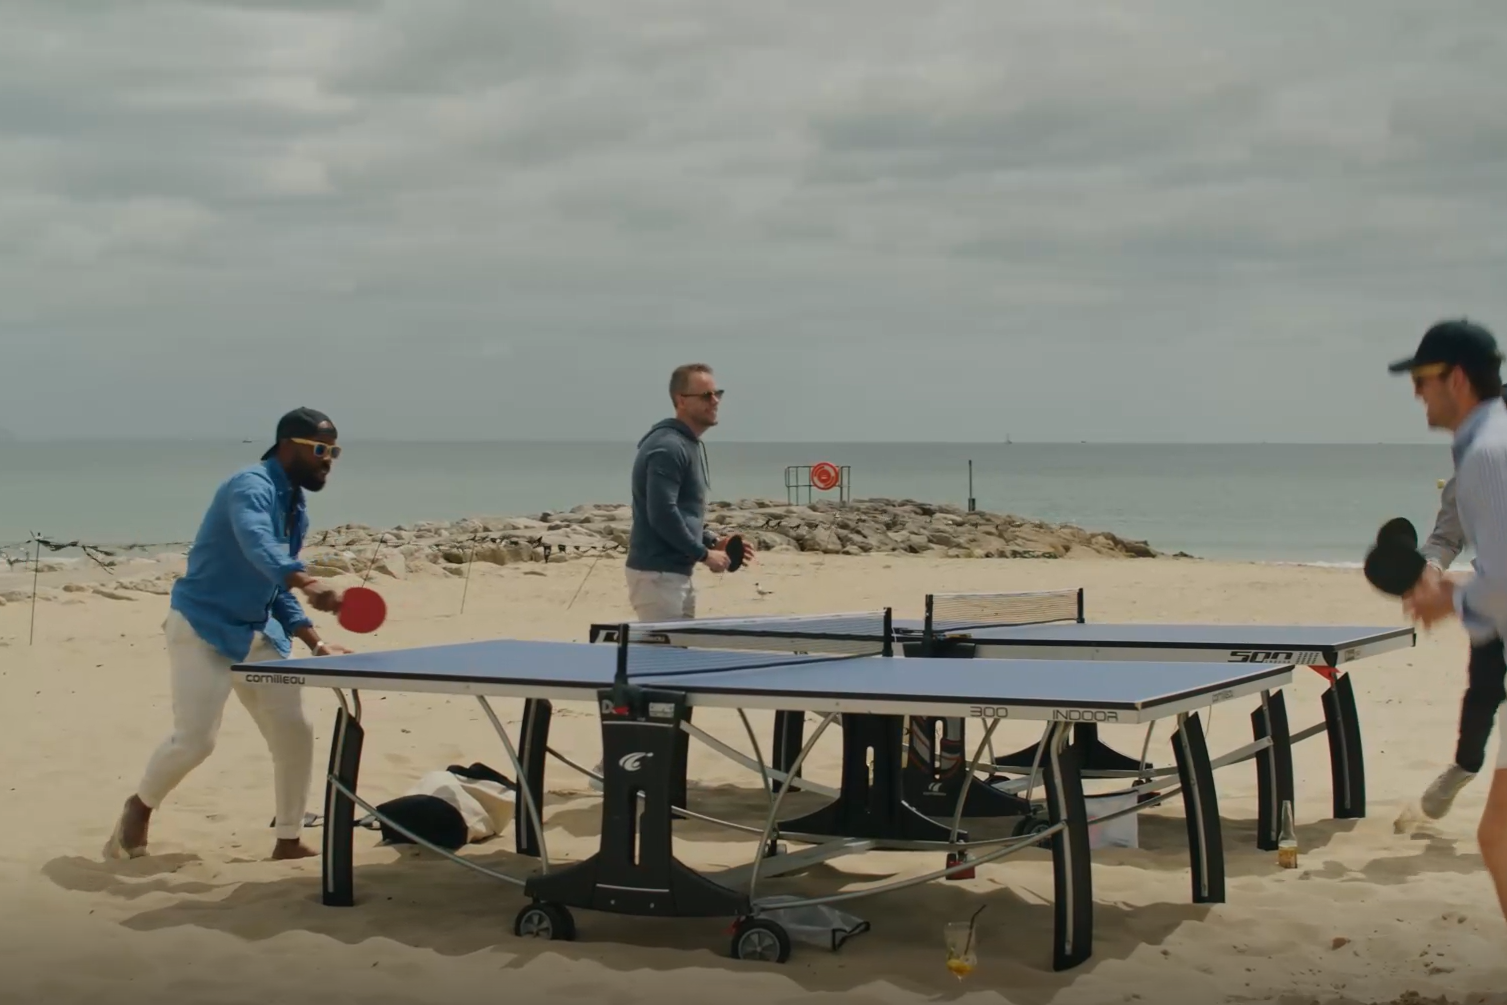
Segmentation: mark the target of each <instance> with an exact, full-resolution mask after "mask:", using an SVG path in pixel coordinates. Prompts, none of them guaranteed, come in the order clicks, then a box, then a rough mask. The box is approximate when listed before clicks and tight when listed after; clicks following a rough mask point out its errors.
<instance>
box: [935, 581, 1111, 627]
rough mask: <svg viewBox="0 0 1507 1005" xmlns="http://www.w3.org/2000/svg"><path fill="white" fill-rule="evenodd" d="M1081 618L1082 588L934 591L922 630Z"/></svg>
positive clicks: (1076, 619)
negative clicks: (966, 591) (1010, 590)
mask: <svg viewBox="0 0 1507 1005" xmlns="http://www.w3.org/2000/svg"><path fill="white" fill-rule="evenodd" d="M1081 620H1083V591H1082V590H1081V589H1077V590H1042V591H1036V592H1030V593H933V594H928V595H927V597H926V619H925V622H924V629H923V630H924V631H925V632H926V633H927V635H932V634H934V633H948V632H965V631H970V630H975V629H980V628H1004V627H1008V626H1011V625H1043V624H1050V623H1052V622H1056V621H1081Z"/></svg>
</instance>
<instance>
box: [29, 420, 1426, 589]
mask: <svg viewBox="0 0 1507 1005" xmlns="http://www.w3.org/2000/svg"><path fill="white" fill-rule="evenodd" d="M262 447H263V445H262V444H261V443H255V444H240V443H143V442H126V443H0V544H6V545H9V544H13V543H14V542H18V541H23V540H25V539H26V537H27V535H28V533H29V532H30V531H33V530H35V531H36V532H38V533H40V534H42V535H43V536H44V537H48V538H51V539H53V540H73V539H79V540H83V541H87V542H90V543H98V544H123V543H131V542H141V543H148V542H150V543H172V542H182V541H186V540H188V539H189V538H191V537H192V536H193V532H194V529H195V527H196V525H197V523H198V520H199V517H200V515H201V513H202V511H203V507H204V505H205V503H206V502H207V501H208V499H209V496H210V493H211V492H212V491H213V489H214V486H215V484H216V483H217V482H218V481H219V480H220V479H221V478H222V477H223V476H224V475H226V474H227V473H229V472H230V471H232V470H234V469H235V468H236V467H237V466H239V465H241V464H243V463H246V462H248V461H251V460H255V459H256V457H257V456H258V455H259V454H260V452H261V450H262ZM346 447H347V451H346V454H345V456H344V457H342V458H341V459H340V461H339V463H338V464H337V466H336V471H335V474H334V476H333V477H332V478H331V481H330V484H329V487H328V488H327V489H326V490H325V491H324V492H323V493H321V494H320V495H319V496H318V497H316V498H315V499H314V500H313V502H312V508H313V519H314V523H315V526H316V527H320V526H329V525H332V524H336V523H344V522H358V523H367V524H372V525H374V526H390V525H393V524H398V523H403V522H411V521H416V520H425V519H428V520H450V519H458V518H460V517H464V516H472V515H504V514H518V515H523V514H537V513H538V512H540V511H543V510H546V509H568V508H569V507H571V506H574V505H576V504H578V503H583V502H626V500H627V496H628V482H627V479H628V468H629V466H630V464H631V463H632V460H633V444H632V442H631V441H629V442H627V443H516V442H515V443H438V444H420V443H376V442H368V443H363V442H354V441H353V442H351V443H348V444H347V445H346ZM708 449H709V453H710V459H711V471H712V492H713V496H714V497H715V498H718V499H741V498H750V497H755V496H762V497H773V498H776V499H784V498H786V489H785V467H786V465H792V464H812V463H815V462H817V461H823V460H825V461H831V462H833V463H835V464H845V465H850V466H851V485H852V493H853V495H854V496H855V497H858V498H862V497H866V496H891V497H908V498H912V499H921V500H927V501H934V502H950V503H955V504H957V505H960V506H961V505H966V503H967V499H968V461H969V460H970V459H971V460H972V461H973V494H974V497H975V498H976V499H977V504H978V507H979V508H980V509H988V510H996V511H1003V512H1010V513H1017V514H1020V515H1022V516H1027V517H1033V518H1038V519H1042V520H1049V521H1054V522H1062V521H1065V522H1072V523H1077V524H1079V525H1081V526H1084V527H1088V528H1093V529H1102V530H1109V531H1112V532H1114V533H1117V534H1120V535H1122V536H1126V537H1130V538H1139V539H1143V540H1146V541H1149V542H1150V543H1151V545H1152V546H1153V547H1155V548H1158V549H1161V550H1165V551H1176V550H1184V551H1187V552H1191V553H1192V554H1195V555H1199V556H1203V557H1208V558H1240V559H1257V560H1265V561H1298V562H1343V563H1354V562H1357V561H1359V560H1360V558H1361V557H1362V556H1363V555H1364V553H1365V548H1366V543H1367V541H1368V539H1369V538H1370V537H1371V536H1372V535H1374V533H1375V528H1376V527H1377V526H1379V525H1380V524H1381V523H1382V521H1384V520H1385V519H1387V518H1388V517H1391V516H1394V515H1399V514H1400V515H1404V516H1407V517H1410V518H1411V519H1412V520H1413V521H1414V523H1416V524H1418V526H1419V528H1420V530H1421V531H1422V532H1423V533H1427V531H1428V528H1429V527H1431V526H1432V523H1433V517H1434V512H1435V508H1436V507H1437V504H1438V489H1437V486H1436V483H1437V480H1438V479H1439V478H1443V477H1448V475H1449V473H1450V456H1449V447H1448V445H1447V443H1446V442H1445V441H1443V440H1441V441H1440V442H1439V443H1438V444H1429V445H1417V446H1414V445H1379V446H1329V445H1289V444H1271V445H1268V444H1260V445H1256V444H1252V445H1232V446H1207V445H1189V446H1184V445H1094V444H1083V445H1080V444H998V445H994V444H990V445H980V444H914V443H906V444H888V445H886V444H769V443H758V444H755V443H719V442H716V441H715V439H713V440H712V441H710V442H709V443H708ZM817 497H818V498H821V497H828V498H835V497H836V493H835V492H833V493H817Z"/></svg>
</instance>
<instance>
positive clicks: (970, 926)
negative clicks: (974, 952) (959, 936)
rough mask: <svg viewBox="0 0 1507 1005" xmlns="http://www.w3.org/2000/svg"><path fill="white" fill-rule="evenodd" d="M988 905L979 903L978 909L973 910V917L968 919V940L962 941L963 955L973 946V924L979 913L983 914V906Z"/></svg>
mask: <svg viewBox="0 0 1507 1005" xmlns="http://www.w3.org/2000/svg"><path fill="white" fill-rule="evenodd" d="M988 906H989V905H988V904H981V905H979V909H978V910H977V911H974V912H973V917H971V918H969V919H968V941H967V942H966V943H964V945H963V955H964V956H967V955H968V951H969V950H971V949H972V948H973V926H974V923H975V922H977V921H978V920H979V915H980V914H983V913H984V908H986V907H988Z"/></svg>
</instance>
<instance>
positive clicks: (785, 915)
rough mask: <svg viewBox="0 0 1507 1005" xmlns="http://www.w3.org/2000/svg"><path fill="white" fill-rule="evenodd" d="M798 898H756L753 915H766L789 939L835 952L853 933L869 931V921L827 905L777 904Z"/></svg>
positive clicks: (797, 899)
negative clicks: (788, 905)
mask: <svg viewBox="0 0 1507 1005" xmlns="http://www.w3.org/2000/svg"><path fill="white" fill-rule="evenodd" d="M799 900H800V898H799V897H790V896H779V897H769V898H764V899H760V901H759V904H758V906H757V907H756V908H755V909H754V914H755V915H757V916H758V917H760V918H768V919H769V920H770V921H773V922H775V923H777V924H778V925H780V927H782V928H784V929H785V931H786V932H787V933H789V935H790V938H792V939H796V940H799V941H801V942H805V943H807V944H809V945H813V946H821V947H822V948H823V949H830V950H832V951H833V952H836V951H837V950H838V949H840V948H841V947H842V944H843V943H844V942H847V941H848V940H849V939H851V938H852V937H853V936H855V935H862V934H863V933H864V932H867V931H868V930H869V923H868V922H867V921H864V920H863V919H862V918H858V917H854V916H853V915H851V914H848V913H846V912H844V911H839V910H837V909H836V908H835V907H833V906H832V905H830V904H808V905H805V906H803V907H781V906H780V905H781V904H785V903H796V902H798V901H799Z"/></svg>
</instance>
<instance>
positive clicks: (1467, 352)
mask: <svg viewBox="0 0 1507 1005" xmlns="http://www.w3.org/2000/svg"><path fill="white" fill-rule="evenodd" d="M1501 362H1502V352H1501V350H1500V349H1498V348H1497V340H1496V338H1495V337H1493V336H1492V334H1491V332H1489V331H1487V330H1486V329H1485V328H1483V327H1482V326H1481V325H1478V324H1476V323H1475V322H1473V321H1465V320H1463V319H1462V320H1459V321H1441V322H1439V323H1438V324H1436V325H1434V326H1433V327H1432V328H1430V329H1429V330H1428V331H1426V332H1424V333H1423V340H1422V341H1420V342H1419V343H1418V349H1417V351H1416V352H1414V353H1413V355H1412V356H1411V357H1409V358H1408V359H1400V360H1398V361H1397V362H1395V363H1392V364H1391V365H1389V366H1388V367H1387V369H1388V370H1389V371H1390V372H1392V373H1402V372H1404V371H1405V370H1412V369H1415V368H1417V367H1420V366H1428V365H1430V364H1432V363H1443V364H1445V365H1447V366H1467V367H1468V366H1499V365H1501Z"/></svg>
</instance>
